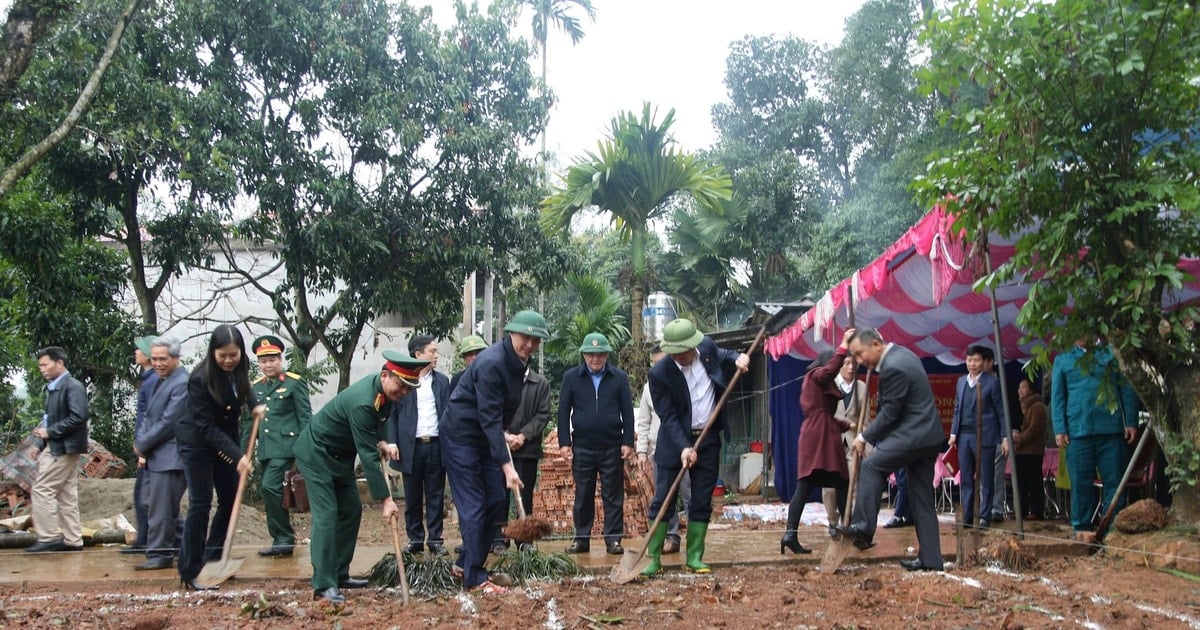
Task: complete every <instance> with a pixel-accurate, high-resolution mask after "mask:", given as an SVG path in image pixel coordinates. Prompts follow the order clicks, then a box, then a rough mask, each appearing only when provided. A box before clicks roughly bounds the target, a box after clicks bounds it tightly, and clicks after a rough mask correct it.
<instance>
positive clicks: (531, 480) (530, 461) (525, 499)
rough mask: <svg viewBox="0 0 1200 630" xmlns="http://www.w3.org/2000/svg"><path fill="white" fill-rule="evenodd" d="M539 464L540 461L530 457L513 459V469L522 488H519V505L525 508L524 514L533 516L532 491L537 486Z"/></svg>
mask: <svg viewBox="0 0 1200 630" xmlns="http://www.w3.org/2000/svg"><path fill="white" fill-rule="evenodd" d="M540 462H541V460H540V459H537V458H532V457H522V458H520V459H518V458H515V457H514V458H513V468H515V469H516V470H517V476H518V477H520V478H521V484H522V485H523V486H524V487H523V488H521V505H522V506H524V507H525V513H526V514H533V491H534V488H535V487H536V486H537V478H538V464H539V463H540Z"/></svg>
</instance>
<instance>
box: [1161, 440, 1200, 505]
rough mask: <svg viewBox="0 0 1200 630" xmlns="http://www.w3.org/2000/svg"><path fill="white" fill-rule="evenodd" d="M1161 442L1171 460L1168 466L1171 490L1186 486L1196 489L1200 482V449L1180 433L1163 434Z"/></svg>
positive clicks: (1177, 490)
mask: <svg viewBox="0 0 1200 630" xmlns="http://www.w3.org/2000/svg"><path fill="white" fill-rule="evenodd" d="M1161 443H1162V449H1163V454H1164V455H1166V456H1167V460H1168V461H1170V462H1171V465H1170V466H1168V467H1167V476H1168V477H1169V478H1170V480H1171V492H1172V493H1175V492H1179V491H1180V490H1183V489H1185V488H1187V489H1192V490H1194V489H1195V488H1196V487H1197V484H1198V483H1200V449H1198V448H1196V445H1195V444H1194V443H1192V442H1191V441H1189V440H1186V439H1184V438H1182V437H1180V436H1178V435H1163V437H1162V438H1161Z"/></svg>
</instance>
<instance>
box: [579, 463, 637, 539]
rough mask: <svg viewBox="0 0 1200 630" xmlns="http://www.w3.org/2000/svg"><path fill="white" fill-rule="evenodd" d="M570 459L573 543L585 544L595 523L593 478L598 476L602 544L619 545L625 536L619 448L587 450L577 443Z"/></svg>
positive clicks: (594, 480) (623, 495)
mask: <svg viewBox="0 0 1200 630" xmlns="http://www.w3.org/2000/svg"><path fill="white" fill-rule="evenodd" d="M572 450H573V454H574V458H573V459H572V460H571V476H572V478H573V479H574V481H575V506H574V509H572V510H571V515H572V516H573V517H574V520H575V540H577V541H580V542H583V543H585V544H586V543H587V542H588V539H589V538H590V537H591V534H592V523H593V522H595V520H596V476H597V475H599V477H600V500H601V501H602V502H603V505H604V542H605V543H606V544H612V543H615V542H621V537H622V536H623V535H624V534H625V462H624V460H622V459H621V446H620V445H619V444H618V445H617V446H606V447H601V448H589V447H587V446H580V445H578V444H576V445H575V446H574V447H573V448H572Z"/></svg>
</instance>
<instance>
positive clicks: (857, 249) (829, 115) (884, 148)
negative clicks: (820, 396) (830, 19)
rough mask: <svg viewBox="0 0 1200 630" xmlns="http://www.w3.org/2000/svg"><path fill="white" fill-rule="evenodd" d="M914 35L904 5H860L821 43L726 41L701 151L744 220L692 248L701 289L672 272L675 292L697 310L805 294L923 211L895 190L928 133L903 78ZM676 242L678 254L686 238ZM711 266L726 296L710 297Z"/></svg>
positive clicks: (910, 10)
mask: <svg viewBox="0 0 1200 630" xmlns="http://www.w3.org/2000/svg"><path fill="white" fill-rule="evenodd" d="M917 32H918V7H917V6H916V3H915V2H913V1H912V0H871V1H869V2H866V3H865V4H864V5H863V6H862V8H861V9H860V10H859V11H858V12H857V13H855V14H854V15H853V16H852V17H851V18H850V19H849V20H847V24H846V33H845V36H844V38H843V41H842V43H841V44H839V45H838V46H837V47H834V48H826V47H822V46H819V45H816V44H813V43H811V42H806V41H803V40H800V39H796V38H791V37H774V36H750V37H746V38H744V39H742V40H740V41H738V42H735V43H734V44H732V45H731V48H730V53H729V57H728V59H727V62H726V75H725V85H726V88H727V91H728V99H729V100H728V102H726V103H722V104H719V105H717V106H716V107H715V108H714V112H713V117H714V120H715V121H716V125H717V129H718V131H719V133H720V142H719V144H718V145H717V147H716V148H715V149H714V151H713V154H712V159H714V160H717V161H719V162H720V163H721V164H723V165H724V166H725V167H726V169H727V170H728V171H729V172H730V173H731V174H732V176H733V179H734V187H735V191H736V192H737V195H738V197H739V198H740V199H741V200H742V204H743V205H744V218H743V219H741V220H740V221H739V223H738V224H736V225H730V226H729V227H730V228H731V229H736V233H737V235H736V237H732V236H728V235H721V237H720V238H717V239H709V240H708V241H707V242H705V243H704V246H703V247H702V251H705V258H706V261H705V262H704V265H703V266H701V265H700V264H699V261H697V264H696V265H695V266H696V268H697V270H698V271H700V272H701V274H702V276H703V277H706V278H708V279H707V280H705V281H704V283H705V284H707V285H709V286H707V287H704V286H702V287H691V288H689V287H687V286H686V283H685V282H682V280H683V279H682V278H679V279H677V281H676V286H677V287H678V288H676V291H677V292H678V293H679V294H680V295H681V297H685V299H688V301H689V302H695V303H700V304H704V305H706V306H708V307H709V309H708V310H709V312H708V313H707V314H704V312H703V311H702V310H700V309H697V310H696V311H695V312H696V314H697V315H702V316H703V317H704V318H705V319H710V318H713V313H712V310H713V308H714V307H716V308H719V309H733V308H734V304H736V303H738V302H740V303H742V304H744V305H749V304H750V303H753V302H756V301H764V300H769V301H791V300H796V299H799V298H800V297H801V296H802V295H804V294H805V293H813V294H819V293H820V292H821V291H824V290H825V289H826V288H828V287H829V286H831V285H832V284H834V283H836V282H837V281H839V280H840V279H842V278H843V277H845V276H846V275H849V273H851V272H853V270H855V269H857V268H859V267H861V266H863V265H864V264H866V263H867V262H869V261H870V260H871V259H872V258H874V257H875V256H876V255H878V254H879V253H880V252H881V251H882V250H883V249H884V248H885V247H886V246H887V245H888V244H890V243H891V242H892V241H893V240H894V239H895V238H896V237H897V236H899V235H900V234H901V233H903V232H904V230H906V229H907V228H908V227H909V226H910V225H911V224H912V222H913V221H915V220H916V219H918V218H919V217H920V216H921V215H922V214H923V211H924V208H922V207H919V206H918V205H917V204H916V203H915V202H914V201H913V199H912V198H911V196H910V195H909V193H907V192H906V188H907V186H908V183H909V181H910V180H911V178H912V177H913V176H915V175H916V174H917V173H918V172H919V170H918V169H920V168H921V166H922V164H923V159H922V158H923V157H924V154H925V153H926V152H928V150H929V149H930V148H931V147H930V143H931V139H933V138H937V137H938V136H936V135H931V134H929V133H928V132H927V131H926V128H927V126H928V123H929V121H930V118H931V111H932V110H931V103H932V99H931V98H929V97H923V96H921V95H919V94H918V93H917V91H916V89H915V88H916V86H915V81H914V79H913V75H912V72H913V67H914V66H913V62H912V61H911V60H912V58H913V57H914V53H915V52H916V46H915V39H916V36H917ZM690 214H692V216H693V220H696V221H705V220H706V218H705V217H704V213H702V212H690ZM681 227H684V228H685V229H686V225H685V223H684V222H681ZM680 240H681V244H680V246H679V247H678V251H679V252H680V258H681V259H685V258H687V257H689V256H690V255H691V253H692V252H693V251H694V249H691V248H690V247H694V245H695V244H697V243H699V241H696V239H694V238H691V237H689V238H688V239H687V242H688V243H691V246H685V243H684V242H683V239H680ZM685 262H686V261H685ZM722 266H724V267H727V268H728V269H729V271H727V273H728V274H729V278H728V279H727V280H726V284H727V285H728V289H727V290H726V289H724V288H723V287H720V289H721V290H722V291H724V293H725V294H726V295H727V296H728V297H722V296H721V295H720V294H713V293H711V291H712V290H713V289H714V288H718V287H719V284H718V281H717V280H716V274H717V273H719V272H720V267H722ZM705 268H706V269H705ZM693 294H694V295H695V296H697V297H699V296H704V297H703V298H702V299H696V298H687V296H689V295H693Z"/></svg>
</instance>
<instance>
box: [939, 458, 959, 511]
mask: <svg viewBox="0 0 1200 630" xmlns="http://www.w3.org/2000/svg"><path fill="white" fill-rule="evenodd" d="M950 452H953V451H950ZM950 452H947V453H942V454H941V455H938V458H937V463H936V464H934V466H933V487H934V488H935V489H939V488H940V489H941V492H939V493H938V497H937V508H938V509H939V510H941V511H942V512H945V513H947V514H953V513H954V486H957V485H958V482H959V477H958V475H959V473H958V471H957V470H955V472H954V473H953V474H951V472H950V471H951V469H952V468H957V464H958V462H955V466H953V467H951V466H949V465H947V464H946V461H945V458H946V455H948V454H950Z"/></svg>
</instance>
